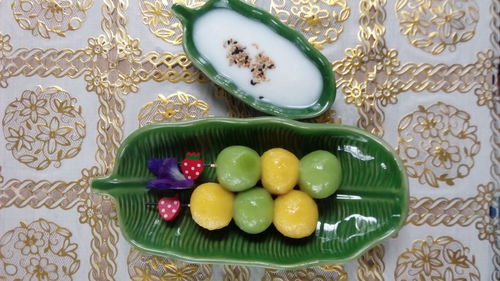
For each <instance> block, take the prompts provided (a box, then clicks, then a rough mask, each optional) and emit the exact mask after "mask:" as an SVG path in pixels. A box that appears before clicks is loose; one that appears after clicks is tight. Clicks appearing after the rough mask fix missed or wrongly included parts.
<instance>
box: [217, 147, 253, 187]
mask: <svg viewBox="0 0 500 281" xmlns="http://www.w3.org/2000/svg"><path fill="white" fill-rule="evenodd" d="M215 165H216V174H217V180H218V181H219V183H220V184H221V185H222V186H224V188H226V189H227V190H230V191H233V192H238V191H243V190H247V189H249V188H251V187H254V186H255V184H256V183H257V182H258V181H259V179H260V173H261V168H260V156H259V154H258V153H257V152H256V151H255V150H253V149H251V148H249V147H246V146H241V145H233V146H229V147H226V148H225V149H223V150H222V151H221V152H220V153H219V155H217V159H216V160H215Z"/></svg>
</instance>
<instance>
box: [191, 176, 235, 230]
mask: <svg viewBox="0 0 500 281" xmlns="http://www.w3.org/2000/svg"><path fill="white" fill-rule="evenodd" d="M233 202H234V194H233V193H232V192H230V191H227V190H226V189H225V188H223V187H222V185H220V184H218V183H204V184H202V185H200V186H198V187H197V188H196V189H195V190H194V191H193V193H192V194H191V200H190V208H191V216H192V217H193V220H194V221H195V222H196V223H197V224H198V225H199V226H201V227H203V228H206V229H208V230H214V229H220V228H223V227H225V226H227V225H228V224H229V223H230V222H231V219H232V217H233Z"/></svg>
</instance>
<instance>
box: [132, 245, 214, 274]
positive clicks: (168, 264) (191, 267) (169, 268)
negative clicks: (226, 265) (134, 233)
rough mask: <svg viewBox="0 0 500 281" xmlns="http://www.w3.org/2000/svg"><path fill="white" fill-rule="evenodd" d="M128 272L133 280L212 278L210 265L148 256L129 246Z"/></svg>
mask: <svg viewBox="0 0 500 281" xmlns="http://www.w3.org/2000/svg"><path fill="white" fill-rule="evenodd" d="M127 264H128V274H129V276H130V279H131V280H133V281H160V280H179V281H180V280H182V281H206V280H210V279H211V278H212V274H213V272H212V265H209V264H190V263H184V262H181V261H174V260H171V259H167V258H163V257H159V256H150V255H147V254H143V253H141V252H139V250H137V249H135V248H131V249H130V251H129V254H128V257H127Z"/></svg>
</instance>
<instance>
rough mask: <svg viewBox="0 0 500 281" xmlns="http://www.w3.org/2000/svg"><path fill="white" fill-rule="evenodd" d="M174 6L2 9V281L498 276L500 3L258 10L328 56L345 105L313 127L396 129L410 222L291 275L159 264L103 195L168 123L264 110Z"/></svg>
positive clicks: (78, 0)
mask: <svg viewBox="0 0 500 281" xmlns="http://www.w3.org/2000/svg"><path fill="white" fill-rule="evenodd" d="M173 2H178V3H183V4H186V5H187V6H189V7H199V6H200V5H202V4H203V3H204V1H199V0H163V1H160V0H140V1H127V0H104V1H94V0H0V118H1V120H2V127H1V131H2V132H1V133H0V152H1V154H0V155H1V157H0V280H51V281H52V280H500V242H499V239H498V237H499V233H500V228H499V212H498V199H497V198H498V193H499V188H500V187H499V179H500V123H499V122H498V121H499V117H500V115H499V114H500V111H499V108H500V100H499V94H498V80H497V79H498V76H497V74H498V64H499V40H500V37H499V28H500V15H499V12H500V2H499V1H497V0H491V1H487V0H435V1H431V0H359V1H354V0H269V1H263V0H247V2H248V3H250V4H252V5H256V6H259V7H261V8H263V9H264V10H267V11H269V12H271V13H272V14H274V15H276V16H277V17H278V18H279V19H280V20H281V21H283V22H285V23H287V24H288V25H290V26H292V27H294V28H296V29H297V30H299V31H300V32H301V33H303V34H304V35H305V36H306V38H308V39H309V42H311V43H312V44H313V45H314V46H315V47H316V48H317V49H319V50H320V51H321V52H322V53H323V54H324V55H325V56H326V57H327V58H328V59H329V60H330V61H331V65H332V71H333V72H334V74H335V77H336V79H337V98H336V101H335V103H334V105H333V107H332V108H331V109H330V110H329V111H328V112H327V113H325V114H323V115H321V116H320V117H318V118H315V119H314V120H307V121H308V122H325V123H341V124H349V125H355V126H358V127H361V128H363V129H365V130H367V131H369V132H371V133H373V134H375V135H378V136H380V137H382V138H383V139H384V140H386V141H387V142H388V143H389V144H390V145H392V146H393V147H394V148H395V149H396V151H397V153H398V154H399V157H400V158H401V159H402V161H403V163H404V165H405V169H406V172H407V174H408V177H409V180H410V202H409V216H408V218H407V220H406V223H405V225H404V227H403V228H402V229H401V231H400V232H399V234H398V235H395V236H393V237H391V238H389V239H387V240H385V241H384V242H383V243H381V244H379V245H377V246H375V247H373V248H372V249H370V250H369V251H368V252H366V253H364V254H363V255H362V256H360V257H359V258H357V259H354V260H352V261H350V262H348V263H346V264H343V265H328V266H321V267H311V268H307V269H302V270H295V271H280V270H271V269H265V268H257V267H247V266H231V265H212V264H189V263H185V262H182V261H177V260H172V259H166V258H163V257H157V256H150V255H147V254H143V253H141V252H140V251H139V250H137V249H135V248H133V247H131V246H130V245H129V244H128V243H127V242H126V241H125V239H124V237H123V236H122V234H121V233H120V226H119V222H118V220H117V217H116V207H115V203H114V202H113V200H112V199H111V198H109V197H103V196H101V195H97V194H95V193H94V192H92V190H91V189H90V186H89V182H90V180H91V179H92V178H93V177H96V176H102V175H106V174H108V173H110V171H111V170H112V168H113V164H114V157H115V153H116V150H117V148H118V147H119V146H120V143H121V142H122V141H123V140H124V138H125V137H126V136H127V135H129V134H130V133H131V132H132V131H134V130H135V129H137V128H139V127H141V126H144V125H146V124H149V123H152V122H176V121H179V120H190V119H195V118H201V117H206V116H233V117H250V116H256V115H260V114H259V113H258V112H256V111H255V110H253V109H251V108H250V107H248V106H246V105H245V104H243V103H241V102H240V101H238V100H237V99H235V98H233V97H232V96H231V95H229V94H228V93H226V92H225V91H224V90H221V89H220V88H218V87H215V86H214V85H213V84H212V83H211V82H210V81H209V80H208V79H207V78H206V77H205V76H204V75H203V74H201V72H200V71H198V70H197V69H196V68H195V67H194V66H193V65H192V64H191V62H190V60H189V59H188V58H187V57H186V55H185V54H184V52H183V50H182V47H181V42H182V26H181V25H180V23H179V21H178V20H177V19H176V18H175V17H174V16H173V14H172V12H171V10H170V6H171V5H172V3H173Z"/></svg>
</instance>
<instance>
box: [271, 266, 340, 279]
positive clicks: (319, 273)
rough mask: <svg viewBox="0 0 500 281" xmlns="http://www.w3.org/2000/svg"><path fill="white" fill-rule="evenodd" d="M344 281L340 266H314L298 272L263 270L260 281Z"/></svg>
mask: <svg viewBox="0 0 500 281" xmlns="http://www.w3.org/2000/svg"><path fill="white" fill-rule="evenodd" d="M283 280H294V281H295V280H302V281H330V280H337V281H340V280H342V281H344V280H347V273H346V272H345V271H344V267H343V266H341V265H326V266H314V267H308V268H305V269H299V270H275V269H265V271H264V276H263V277H262V278H261V281H283Z"/></svg>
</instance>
